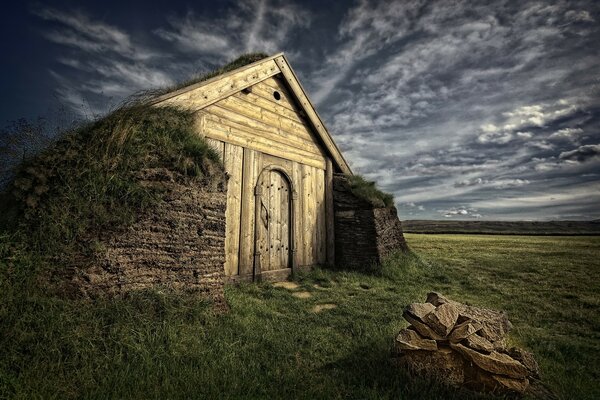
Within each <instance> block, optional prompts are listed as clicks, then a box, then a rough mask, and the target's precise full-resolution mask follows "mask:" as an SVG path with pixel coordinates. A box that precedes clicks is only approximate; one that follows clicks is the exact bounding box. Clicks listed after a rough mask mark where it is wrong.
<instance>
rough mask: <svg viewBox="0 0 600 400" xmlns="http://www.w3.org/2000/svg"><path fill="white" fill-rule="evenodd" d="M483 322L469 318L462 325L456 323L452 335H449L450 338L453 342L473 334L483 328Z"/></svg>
mask: <svg viewBox="0 0 600 400" xmlns="http://www.w3.org/2000/svg"><path fill="white" fill-rule="evenodd" d="M481 326H482V325H481V324H480V323H479V322H477V321H473V320H468V321H465V322H463V323H462V324H460V325H456V326H455V327H454V329H453V330H452V332H450V335H449V336H448V340H450V341H451V342H455V343H456V342H460V341H461V340H463V339H466V338H467V337H469V336H471V335H472V334H474V333H475V332H477V331H478V330H480V329H481Z"/></svg>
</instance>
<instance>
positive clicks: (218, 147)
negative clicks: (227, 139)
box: [204, 137, 225, 162]
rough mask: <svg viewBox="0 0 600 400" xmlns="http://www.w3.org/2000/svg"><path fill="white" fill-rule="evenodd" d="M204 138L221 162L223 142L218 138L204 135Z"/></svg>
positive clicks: (223, 148)
mask: <svg viewBox="0 0 600 400" xmlns="http://www.w3.org/2000/svg"><path fill="white" fill-rule="evenodd" d="M204 140H206V143H207V144H208V145H209V146H210V147H211V148H212V149H213V150H214V151H215V152H216V153H217V154H218V155H219V159H220V160H221V162H223V154H224V151H225V143H224V142H222V141H220V140H217V139H212V138H209V137H205V138H204Z"/></svg>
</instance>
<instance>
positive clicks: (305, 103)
mask: <svg viewBox="0 0 600 400" xmlns="http://www.w3.org/2000/svg"><path fill="white" fill-rule="evenodd" d="M275 62H276V63H277V65H278V66H279V69H280V70H281V73H282V74H283V77H284V78H285V81H286V83H287V85H288V86H289V87H290V89H291V90H292V91H293V92H294V94H295V95H296V97H297V98H298V101H299V103H300V105H301V106H302V108H303V110H304V112H306V115H307V117H308V118H309V120H310V121H311V123H312V125H313V127H314V128H315V130H317V132H319V136H320V138H321V139H322V141H323V144H324V145H325V147H326V148H327V150H328V151H329V153H330V154H331V156H332V158H333V160H334V161H335V162H336V165H337V167H338V168H339V169H340V170H341V171H342V172H343V173H346V174H351V173H352V171H351V170H350V167H349V166H348V163H347V162H346V160H345V159H344V157H343V156H342V153H341V152H340V150H339V149H338V147H337V145H336V144H335V143H334V141H333V139H332V138H331V136H330V135H329V132H327V129H325V125H324V124H323V121H322V120H321V117H319V115H318V114H317V111H316V109H315V108H314V106H313V105H312V103H311V102H310V100H309V99H308V96H307V95H306V91H305V90H304V88H303V87H302V85H301V84H300V82H299V81H298V78H297V77H296V74H295V73H294V71H293V70H292V69H291V67H290V65H289V64H288V62H287V60H286V59H285V57H284V56H283V55H281V56H279V57H277V58H275Z"/></svg>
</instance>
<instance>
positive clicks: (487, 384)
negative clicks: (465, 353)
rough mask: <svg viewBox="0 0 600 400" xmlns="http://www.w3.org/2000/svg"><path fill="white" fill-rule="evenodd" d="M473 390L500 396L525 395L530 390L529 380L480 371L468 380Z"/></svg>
mask: <svg viewBox="0 0 600 400" xmlns="http://www.w3.org/2000/svg"><path fill="white" fill-rule="evenodd" d="M467 382H468V384H467V386H469V387H470V388H472V389H475V390H478V391H482V392H491V393H494V394H498V395H509V394H524V393H525V391H527V389H528V388H529V380H528V379H527V378H521V379H515V378H509V377H506V376H502V375H494V374H490V373H488V372H485V371H481V370H478V371H476V372H475V374H473V375H472V376H470V377H469V379H468V380H467Z"/></svg>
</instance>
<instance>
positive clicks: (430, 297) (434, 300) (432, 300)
mask: <svg viewBox="0 0 600 400" xmlns="http://www.w3.org/2000/svg"><path fill="white" fill-rule="evenodd" d="M425 301H426V302H427V303H429V304H433V305H434V306H436V307H437V306H441V305H442V304H445V303H449V302H450V300H448V299H447V298H446V297H444V296H443V295H441V294H439V293H437V292H429V293H427V300H425Z"/></svg>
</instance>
